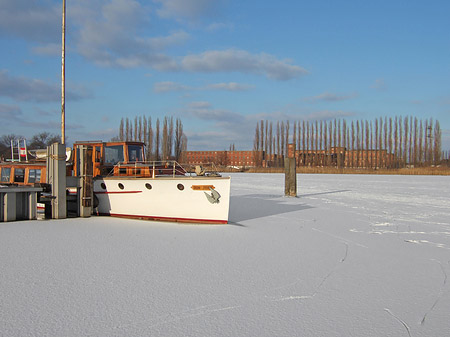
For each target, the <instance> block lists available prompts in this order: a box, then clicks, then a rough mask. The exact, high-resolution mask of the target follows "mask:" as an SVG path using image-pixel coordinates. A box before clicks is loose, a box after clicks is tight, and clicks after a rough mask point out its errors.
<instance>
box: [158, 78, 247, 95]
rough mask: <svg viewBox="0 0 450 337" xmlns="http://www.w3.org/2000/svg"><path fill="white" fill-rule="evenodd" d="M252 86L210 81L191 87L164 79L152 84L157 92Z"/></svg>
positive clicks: (229, 89) (239, 89)
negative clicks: (204, 84)
mask: <svg viewBox="0 0 450 337" xmlns="http://www.w3.org/2000/svg"><path fill="white" fill-rule="evenodd" d="M252 88H254V86H252V85H248V84H241V83H236V82H229V83H212V84H208V85H206V86H204V87H192V86H188V85H184V84H181V83H176V82H171V81H166V82H158V83H155V84H154V86H153V90H154V91H155V92H158V93H163V92H176V91H190V90H196V91H203V90H223V91H246V90H250V89H252Z"/></svg>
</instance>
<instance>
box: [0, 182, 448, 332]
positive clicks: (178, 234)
mask: <svg viewBox="0 0 450 337" xmlns="http://www.w3.org/2000/svg"><path fill="white" fill-rule="evenodd" d="M449 180H450V178H449V177H435V176H381V175H376V176H375V175H299V176H298V194H299V196H298V198H288V197H284V196H283V193H284V176H283V175H281V174H233V175H232V197H231V205H230V224H229V225H212V226H211V225H186V224H173V223H157V222H148V221H139V220H124V219H117V218H107V217H93V218H89V219H68V220H52V221H23V222H10V223H0V335H1V336H21V337H22V336H449V335H450V319H449V317H450V280H448V276H449V275H450V220H449V219H450V201H449V200H450V198H449V195H450V181H449Z"/></svg>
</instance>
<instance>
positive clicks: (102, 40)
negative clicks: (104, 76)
mask: <svg viewBox="0 0 450 337" xmlns="http://www.w3.org/2000/svg"><path fill="white" fill-rule="evenodd" d="M94 5H95V6H94ZM94 5H91V4H90V3H89V2H86V3H82V4H80V6H79V7H78V8H77V9H76V10H75V14H73V16H74V20H75V21H76V22H77V25H78V26H79V31H78V35H77V37H76V45H77V50H78V52H79V53H80V54H81V55H83V56H84V57H85V58H87V59H89V60H91V61H93V62H95V63H96V64H98V65H102V66H119V67H124V68H131V67H140V66H144V67H151V68H154V69H158V70H176V69H177V67H178V66H177V64H176V62H175V61H174V60H173V59H172V58H171V57H170V56H168V55H166V54H165V53H164V49H165V48H168V47H170V46H173V45H178V44H181V43H183V42H184V41H185V40H187V39H188V38H189V35H188V34H187V33H185V32H183V31H177V32H173V33H171V34H169V35H167V36H160V37H146V36H143V35H140V34H139V28H140V27H143V26H145V25H146V24H147V23H148V22H147V21H148V16H147V15H146V13H147V12H148V9H147V8H145V7H143V6H142V5H141V4H140V3H139V2H137V1H135V0H113V1H111V2H108V3H106V4H104V3H97V2H95V1H94Z"/></svg>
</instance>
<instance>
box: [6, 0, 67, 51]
mask: <svg viewBox="0 0 450 337" xmlns="http://www.w3.org/2000/svg"><path fill="white" fill-rule="evenodd" d="M55 27H61V5H60V4H57V5H55V4H54V3H50V2H49V1H29V0H2V1H1V2H0V35H12V36H16V37H19V38H22V39H25V40H28V41H37V42H43V43H48V42H56V41H58V38H59V37H60V32H61V30H58V29H55ZM59 39H60V38H59Z"/></svg>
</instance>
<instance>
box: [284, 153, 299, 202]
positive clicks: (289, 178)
mask: <svg viewBox="0 0 450 337" xmlns="http://www.w3.org/2000/svg"><path fill="white" fill-rule="evenodd" d="M284 195H285V196H288V197H296V196H297V168H296V162H295V144H288V153H287V157H286V158H284Z"/></svg>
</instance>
